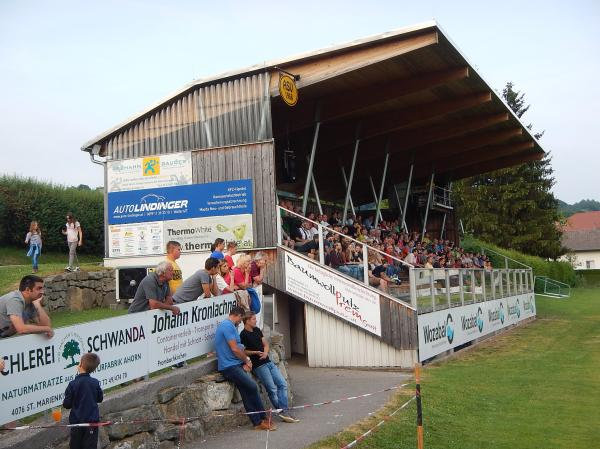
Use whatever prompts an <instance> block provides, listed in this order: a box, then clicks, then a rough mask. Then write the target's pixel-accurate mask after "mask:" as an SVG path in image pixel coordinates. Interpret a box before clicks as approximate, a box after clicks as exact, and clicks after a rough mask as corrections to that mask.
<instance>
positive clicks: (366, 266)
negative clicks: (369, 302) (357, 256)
mask: <svg viewBox="0 0 600 449" xmlns="http://www.w3.org/2000/svg"><path fill="white" fill-rule="evenodd" d="M362 254H363V282H364V283H365V285H367V286H368V285H369V260H368V259H369V251H368V249H367V245H366V243H363V244H362Z"/></svg>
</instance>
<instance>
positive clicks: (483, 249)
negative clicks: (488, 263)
mask: <svg viewBox="0 0 600 449" xmlns="http://www.w3.org/2000/svg"><path fill="white" fill-rule="evenodd" d="M486 251H489V252H490V253H494V254H497V255H498V256H502V257H504V259H506V260H512V261H513V262H515V263H517V264H519V265H522V266H524V267H525V268H529V269H530V270H531V269H532V268H531V267H530V266H529V265H525V264H524V263H523V262H519V261H518V260H515V259H512V258H510V257H508V256H505V255H504V254H500V253H499V252H498V251H494V250H493V249H489V248H485V247H483V246H482V247H481V252H482V253H483V254H485V252H486Z"/></svg>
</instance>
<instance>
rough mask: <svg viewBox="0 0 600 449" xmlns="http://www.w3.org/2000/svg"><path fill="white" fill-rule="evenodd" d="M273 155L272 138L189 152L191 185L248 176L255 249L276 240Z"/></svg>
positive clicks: (268, 246) (265, 246) (264, 246)
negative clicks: (251, 196)
mask: <svg viewBox="0 0 600 449" xmlns="http://www.w3.org/2000/svg"><path fill="white" fill-rule="evenodd" d="M274 157H275V154H274V145H273V141H272V140H270V141H268V142H262V143H254V144H248V145H236V146H231V147H224V148H214V149H208V150H200V151H194V152H193V153H192V180H193V182H194V184H202V183H206V182H219V181H232V180H236V179H252V195H253V199H254V213H253V214H252V229H253V237H254V247H255V248H273V247H274V246H275V243H276V242H275V241H276V232H275V222H276V220H275V204H276V201H277V200H276V197H275V171H274V165H275V162H274Z"/></svg>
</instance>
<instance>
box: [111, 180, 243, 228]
mask: <svg viewBox="0 0 600 449" xmlns="http://www.w3.org/2000/svg"><path fill="white" fill-rule="evenodd" d="M252 212H253V202H252V180H251V179H241V180H235V181H223V182H211V183H206V184H191V185H184V186H174V187H165V188H153V189H143V190H132V191H127V192H110V193H109V194H108V224H109V225H116V224H126V223H143V222H150V221H163V220H183V219H188V218H199V217H221V216H227V215H243V214H252Z"/></svg>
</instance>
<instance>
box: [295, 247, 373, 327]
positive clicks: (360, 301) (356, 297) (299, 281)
mask: <svg viewBox="0 0 600 449" xmlns="http://www.w3.org/2000/svg"><path fill="white" fill-rule="evenodd" d="M284 257H285V287H286V290H287V291H288V292H290V293H292V294H294V295H296V296H298V297H299V298H302V299H304V300H305V301H308V302H310V303H311V304H314V305H316V306H318V307H320V308H322V309H325V310H326V311H328V312H330V313H332V314H334V315H336V316H338V317H340V318H342V319H344V320H346V321H349V322H350V323H353V324H355V325H357V326H360V327H362V328H363V329H365V330H367V331H369V332H372V333H373V334H375V335H378V336H380V337H381V316H380V307H379V295H378V294H377V293H375V292H372V291H370V290H369V289H366V288H363V287H360V286H358V285H356V284H355V283H353V282H351V281H349V280H347V279H345V278H344V277H343V276H339V275H336V274H334V273H332V272H331V271H329V270H326V269H324V268H321V267H320V266H318V265H316V264H314V263H311V262H309V261H307V260H304V259H303V258H301V257H298V256H295V255H293V254H290V253H288V252H286V253H284Z"/></svg>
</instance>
